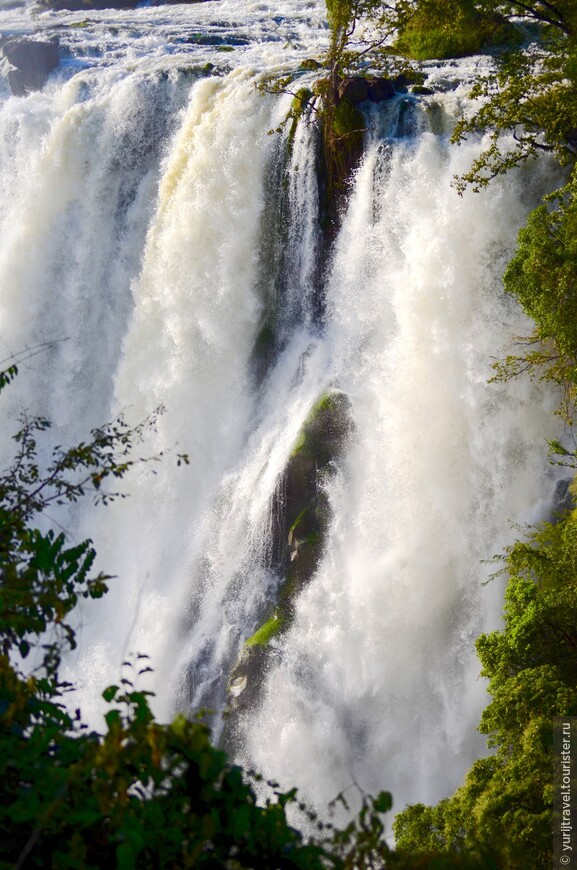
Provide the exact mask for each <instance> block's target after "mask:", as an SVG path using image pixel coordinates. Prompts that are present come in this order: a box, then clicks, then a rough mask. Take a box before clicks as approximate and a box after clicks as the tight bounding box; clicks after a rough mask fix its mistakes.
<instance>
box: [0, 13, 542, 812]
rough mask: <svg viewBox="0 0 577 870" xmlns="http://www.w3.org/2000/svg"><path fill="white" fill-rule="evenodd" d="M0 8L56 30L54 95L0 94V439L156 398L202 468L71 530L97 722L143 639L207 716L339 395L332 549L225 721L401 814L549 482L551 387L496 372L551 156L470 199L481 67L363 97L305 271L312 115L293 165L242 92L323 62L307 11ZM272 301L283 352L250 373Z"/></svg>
mask: <svg viewBox="0 0 577 870" xmlns="http://www.w3.org/2000/svg"><path fill="white" fill-rule="evenodd" d="M84 19H85V26H82V27H75V26H74V25H75V24H77V23H79V22H83V21H84ZM0 20H1V21H2V32H3V33H4V34H24V35H30V34H33V35H34V36H35V37H38V36H41V37H42V38H46V37H50V36H52V35H58V36H59V38H60V45H61V53H62V56H63V62H62V64H61V66H60V67H59V68H58V69H57V70H56V71H55V72H54V73H53V74H52V75H51V76H50V78H49V80H48V82H47V84H46V85H45V87H44V89H43V90H42V91H41V92H37V93H32V94H30V95H28V96H27V97H26V98H19V97H11V96H10V95H9V91H8V86H7V83H6V81H5V80H2V85H1V90H0V96H1V98H2V102H1V104H0V171H1V176H0V191H1V200H0V219H1V222H2V224H1V232H0V341H1V342H2V347H3V354H2V355H3V356H4V357H8V356H9V355H10V354H18V353H23V354H24V355H26V353H27V350H26V349H27V348H30V349H32V352H33V353H34V352H35V351H34V349H35V348H38V349H39V350H42V348H41V347H40V346H42V347H43V348H44V350H43V351H42V352H40V353H38V354H37V355H33V356H32V357H31V358H30V359H29V360H28V361H27V362H25V363H23V365H22V366H21V373H20V376H19V378H18V379H17V382H16V383H15V385H14V386H12V387H10V389H9V390H7V391H5V393H4V395H3V396H2V403H3V413H4V419H5V420H6V421H7V422H6V424H5V427H3V428H4V430H5V432H4V440H3V444H2V454H3V455H4V456H6V455H7V454H8V452H9V447H8V446H7V435H8V434H9V433H10V432H11V431H13V429H14V426H15V414H16V412H17V411H18V410H19V409H22V408H28V409H29V410H30V411H31V412H34V413H42V414H45V415H46V416H48V417H49V418H50V419H51V420H53V422H54V440H55V441H56V442H59V443H62V442H64V443H66V442H70V441H72V440H74V439H81V438H85V437H86V434H87V430H88V429H89V428H90V427H91V426H94V425H97V424H99V423H101V422H102V421H104V420H106V419H109V418H110V417H111V416H112V415H113V414H115V413H118V412H119V411H122V412H125V413H126V415H127V417H128V419H129V420H130V421H133V422H136V421H138V420H141V419H143V418H144V417H145V416H146V415H147V414H149V413H151V412H152V411H153V410H154V408H155V407H157V406H158V405H164V406H165V409H166V410H165V413H164V414H163V415H162V416H161V417H160V419H159V421H158V426H157V431H156V432H154V433H151V434H150V435H149V436H148V440H147V443H146V445H145V446H144V447H143V449H144V451H145V452H146V453H148V454H154V453H155V452H156V451H158V450H161V449H164V448H169V449H170V448H175V450H176V451H182V452H186V453H187V454H188V456H189V458H190V465H189V466H187V467H184V468H178V467H177V465H176V462H175V457H174V456H170V455H169V456H168V457H165V458H164V459H163V460H162V462H161V463H159V464H155V465H154V468H153V469H151V467H150V465H146V466H144V467H143V468H142V469H137V470H135V471H134V472H133V473H132V474H131V475H130V477H129V478H128V479H127V482H126V490H127V491H128V493H129V494H130V498H128V499H127V500H125V501H119V502H116V503H114V504H113V505H112V506H110V507H109V508H107V509H103V508H97V509H92V508H91V507H90V506H88V505H85V506H84V507H83V509H82V511H81V512H80V514H78V513H72V514H65V515H63V516H58V517H57V519H58V521H59V522H62V523H63V524H65V525H66V527H67V528H68V529H69V530H70V533H71V535H72V536H73V538H75V539H82V538H83V537H85V536H88V535H90V536H91V537H92V538H93V539H94V541H95V545H96V548H97V550H98V553H99V559H100V566H101V567H102V569H103V570H105V571H107V572H110V573H112V574H117V575H118V579H117V580H115V581H113V582H112V584H111V587H112V588H111V591H110V592H109V594H108V595H107V596H106V597H105V598H104V599H103V600H102V601H100V602H96V603H94V604H91V605H90V606H87V605H86V606H84V607H83V608H82V609H81V610H80V611H79V613H78V616H77V630H78V639H79V648H78V651H77V652H76V653H74V655H71V656H70V657H69V659H68V661H67V665H66V667H67V674H66V676H67V677H68V678H70V679H71V680H72V681H73V682H74V683H75V684H77V685H78V687H79V688H78V692H77V696H78V698H79V701H78V702H77V703H79V704H80V705H81V706H82V708H83V710H84V712H85V714H86V715H87V716H88V717H89V718H90V719H91V721H93V722H98V721H99V718H98V717H99V715H100V711H101V706H100V700H99V696H100V692H101V690H102V689H103V688H104V687H105V686H106V685H107V684H109V683H111V682H115V681H116V680H117V679H118V675H119V671H120V667H121V662H122V661H123V660H124V659H125V658H126V656H127V655H129V654H130V653H131V652H141V653H147V654H149V655H151V657H152V664H153V666H154V668H155V675H154V677H153V678H152V681H151V683H148V684H146V687H147V688H148V687H150V686H152V688H154V690H155V691H156V693H157V699H156V709H157V711H158V713H159V715H161V716H162V717H165V718H166V717H169V716H170V715H171V713H172V712H173V711H174V709H175V707H181V708H184V709H186V710H187V711H188V710H194V709H196V708H197V707H198V706H200V705H202V704H204V703H206V702H207V700H208V701H209V702H210V703H212V704H213V705H215V706H216V707H217V708H219V707H221V706H222V705H223V704H224V703H225V689H226V684H227V681H228V678H229V675H230V672H231V669H232V667H233V666H234V663H235V660H236V658H237V656H238V654H239V652H240V650H241V649H242V644H243V641H244V640H245V639H246V638H248V637H249V636H250V635H251V634H252V633H253V631H254V630H255V628H256V627H257V625H258V621H259V619H260V618H261V615H262V613H263V608H265V605H266V602H267V601H270V600H274V595H275V593H276V590H277V588H278V584H279V578H278V577H277V576H275V572H274V570H273V569H272V567H271V560H270V552H269V551H270V546H271V536H272V526H273V524H274V522H275V516H274V505H275V499H277V498H278V487H279V481H280V479H281V476H282V473H283V470H284V469H285V467H286V465H287V462H288V461H289V458H290V456H291V452H292V451H293V448H294V445H295V443H297V441H298V438H299V432H300V431H301V428H302V426H303V424H304V423H305V421H306V420H307V417H308V415H309V413H310V411H311V409H312V408H313V407H314V406H315V403H317V402H318V400H319V398H321V397H322V396H323V395H324V394H326V392H327V390H338V391H341V392H343V393H345V394H346V395H347V396H348V399H349V401H350V405H351V413H352V417H353V420H354V427H353V428H352V430H351V432H350V434H349V437H348V441H347V444H346V449H345V451H344V453H343V455H342V456H341V458H340V459H339V460H338V462H336V463H335V468H334V473H333V474H332V475H331V476H330V477H329V478H327V479H326V480H324V481H320V482H319V486H323V487H325V490H326V496H327V498H328V503H329V505H330V510H331V518H330V523H329V528H328V533H327V540H326V545H325V547H324V553H323V556H322V559H321V561H320V563H319V565H318V567H317V570H316V572H315V574H314V576H313V578H312V580H311V582H310V584H309V585H308V586H307V588H306V589H305V590H304V591H303V592H302V594H301V595H300V596H299V598H298V600H297V602H296V613H295V619H294V622H293V624H292V626H291V628H290V630H289V631H288V632H287V633H286V634H285V635H284V636H283V637H281V638H279V639H277V640H275V641H273V647H272V651H273V655H272V658H271V663H270V667H269V669H268V673H267V677H266V680H265V683H264V685H263V687H262V696H261V701H260V703H259V705H258V708H257V709H255V710H253V711H251V713H250V715H244V717H240V720H239V724H238V727H239V733H240V735H241V741H240V748H239V750H238V755H239V759H240V760H241V761H243V762H244V763H246V764H250V765H251V766H255V767H257V768H260V769H261V770H262V771H263V773H265V775H267V776H268V777H275V778H278V779H279V781H280V782H281V783H282V784H283V785H284V786H286V787H290V786H292V785H297V786H299V788H300V789H301V790H302V793H303V795H304V796H305V797H306V798H307V799H308V800H310V801H312V802H313V803H314V804H315V805H316V806H317V807H318V808H320V809H322V808H323V807H325V806H326V804H327V802H328V801H329V800H330V799H332V798H333V797H334V796H335V795H336V794H337V793H338V792H339V791H340V790H341V789H342V788H345V787H347V786H348V785H349V784H350V783H351V782H352V781H356V782H357V783H359V785H361V786H362V787H363V788H365V789H366V790H367V791H376V790H378V789H382V788H387V789H390V790H391V791H392V792H393V795H394V798H395V806H396V808H400V807H401V806H402V805H403V803H404V802H405V801H412V802H415V801H430V800H436V799H438V798H440V797H442V796H444V795H446V794H448V793H449V792H450V791H451V790H452V789H454V788H455V787H456V786H457V785H458V784H459V782H460V781H461V779H462V776H463V773H464V771H465V770H466V769H467V767H468V766H469V765H470V763H471V762H472V761H473V760H474V759H475V758H476V757H478V755H479V754H481V753H482V752H483V751H484V743H483V741H481V739H480V737H479V735H478V734H476V732H475V726H476V724H477V723H478V719H479V715H480V711H481V709H482V707H483V705H484V703H485V702H486V695H485V689H484V685H483V683H482V681H480V679H479V677H478V673H479V666H478V662H477V660H476V658H475V655H474V648H473V643H474V639H475V637H476V636H477V635H478V634H479V633H480V632H481V631H482V630H485V629H487V628H492V627H495V626H496V625H497V624H498V613H499V609H500V603H501V602H500V594H501V589H500V588H499V586H498V583H493V584H490V585H489V586H488V587H483V586H482V583H483V581H484V580H486V579H487V577H488V575H489V574H490V573H491V567H490V566H487V565H485V564H482V561H483V560H487V559H491V557H492V556H493V555H494V554H496V553H499V552H501V551H502V549H503V547H504V546H506V545H507V544H509V543H511V542H512V540H514V538H515V534H516V532H515V531H514V529H513V528H512V527H511V525H510V523H524V522H533V521H535V520H538V519H540V518H542V517H544V516H545V515H546V514H547V511H548V510H549V509H550V507H551V504H552V499H553V492H554V488H555V482H556V480H555V475H554V474H553V473H552V471H551V469H550V468H549V467H548V466H547V463H546V458H545V452H546V451H545V448H544V443H545V438H546V437H551V436H552V435H554V434H556V433H555V424H554V422H553V418H552V415H551V405H552V402H553V400H552V399H551V397H548V396H547V395H546V394H545V393H544V392H543V391H542V390H541V389H540V388H539V387H538V386H536V385H535V384H532V383H530V382H529V381H526V380H523V379H519V380H518V381H517V382H516V383H514V384H510V385H507V386H503V385H499V384H488V383H487V381H488V378H489V377H490V375H491V368H490V365H491V361H492V359H493V358H494V357H496V356H498V355H499V354H500V353H501V352H502V350H503V349H504V348H505V349H506V348H507V347H508V346H510V344H509V343H510V341H511V335H513V334H517V335H519V334H526V333H527V332H528V331H529V330H530V325H529V324H528V323H527V322H526V320H525V319H524V318H523V317H522V316H521V315H520V313H519V311H518V309H517V307H516V305H515V304H514V303H513V302H512V301H511V300H508V299H506V298H504V295H503V291H502V283H501V276H502V271H503V268H504V266H505V264H506V262H507V259H508V257H510V255H511V252H512V250H513V248H514V244H515V236H516V232H517V230H518V228H519V227H520V226H521V225H522V223H523V221H524V219H525V217H526V215H527V213H528V211H529V209H530V208H531V207H532V206H533V205H534V204H535V203H536V202H537V201H538V198H539V197H540V196H541V195H542V193H543V192H544V191H545V190H547V189H549V188H550V187H551V186H552V184H553V183H554V180H553V178H552V177H551V170H550V168H549V167H548V166H547V164H546V163H544V162H542V163H541V164H539V165H538V166H535V165H534V166H533V167H532V168H531V170H523V171H519V172H517V173H516V174H511V175H510V176H508V177H507V178H505V179H503V180H500V181H496V182H495V183H494V184H493V185H492V186H491V188H490V189H489V190H486V191H484V192H483V193H481V194H479V195H473V194H471V193H470V192H469V193H466V194H465V196H464V197H462V198H460V197H458V196H457V194H456V193H455V191H454V189H453V188H452V187H451V180H452V178H453V176H454V175H455V174H456V173H459V172H464V171H466V170H467V168H468V167H469V166H470V163H471V160H472V159H473V158H474V156H475V155H476V154H478V152H479V147H480V144H479V143H478V142H471V143H467V144H465V145H463V146H461V147H460V148H455V147H454V146H451V145H450V143H449V141H448V136H449V132H450V128H451V124H452V123H453V120H454V118H455V117H456V116H457V115H458V112H459V111H460V108H461V107H462V105H463V100H464V98H465V94H466V92H467V83H468V82H469V81H470V80H471V77H472V76H474V74H475V69H476V68H477V66H479V65H483V64H486V63H487V60H486V59H481V58H476V59H468V60H466V61H463V62H461V63H457V62H447V63H444V64H438V65H436V64H430V65H429V66H428V68H427V72H428V75H429V80H428V84H429V85H430V87H431V88H432V89H433V90H435V93H434V94H433V95H431V96H419V97H416V96H413V95H399V96H398V97H397V98H395V100H393V101H391V102H390V104H386V105H384V106H381V107H380V108H378V107H375V106H372V107H370V108H367V126H368V132H367V137H366V149H365V155H364V158H363V160H362V162H361V165H360V166H359V168H358V170H357V171H356V174H355V177H354V180H353V183H352V184H351V189H350V192H349V198H348V204H347V206H346V209H345V212H344V215H343V220H342V227H341V229H340V231H339V233H338V236H337V238H336V240H335V242H334V246H333V249H332V252H331V256H330V258H329V262H328V264H327V267H326V274H325V275H324V277H323V278H322V280H321V279H319V276H318V262H319V256H320V238H319V228H318V220H317V218H318V196H319V192H318V190H317V179H316V169H315V165H316V164H315V133H314V129H313V127H312V125H308V126H307V125H306V124H304V123H303V124H300V125H299V128H298V130H297V131H296V135H295V139H294V144H293V149H292V156H291V158H290V160H289V161H288V162H287V163H286V165H284V164H282V160H283V154H284V153H285V144H286V135H287V131H286V130H285V131H284V132H283V133H277V134H274V135H267V134H268V133H269V132H270V131H271V130H274V129H275V128H276V127H278V125H279V124H280V123H281V121H282V120H283V118H284V117H285V116H286V113H287V111H288V109H289V107H290V100H291V97H290V95H280V96H272V95H270V94H262V93H260V92H259V91H258V89H257V88H256V87H255V84H256V81H257V79H258V75H259V74H260V73H262V72H263V71H270V70H273V71H275V72H279V71H282V70H288V69H292V68H295V67H296V66H298V64H299V63H300V62H301V61H302V60H304V59H305V58H307V57H311V56H315V54H316V55H318V54H319V52H320V51H322V49H323V47H324V46H325V45H326V36H327V30H326V22H325V20H324V13H323V8H322V4H321V3H320V2H319V3H311V2H305V0H284V2H283V3H281V4H277V3H275V4H274V5H273V4H268V3H257V2H250V0H245V2H242V3H240V2H238V0H234V2H233V0H220V2H214V3H213V2H208V3H201V4H197V5H192V6H185V7H184V6H165V7H148V8H141V9H137V10H133V11H130V12H126V11H113V10H110V11H107V12H92V11H90V12H86V13H82V14H80V13H72V12H66V13H42V14H37V15H35V16H31V15H30V13H29V11H28V10H27V9H26V8H19V7H17V8H12V9H6V8H4V9H3V10H2V9H1V8H0ZM199 34H200V35H201V36H206V37H209V39H204V40H202V39H198V35H199ZM210 39H212V42H213V43H215V42H216V43H217V44H216V45H215V44H205V43H207V42H210ZM219 40H220V42H219ZM227 46H228V48H231V49H232V51H228V50H225V51H222V48H223V47H227ZM206 64H213V65H214V66H213V67H211V68H206ZM305 75H307V74H305ZM308 75H309V76H310V74H308ZM283 137H285V138H283ZM283 179H284V181H283ZM281 181H283V185H281V184H280V182H281ZM281 186H282V189H283V191H284V193H283V198H282V203H283V205H282V209H281V206H280V202H281V190H280V187H281ZM279 215H280V217H279ZM279 221H280V224H281V225H282V226H279ZM281 228H282V232H280V229H281ZM319 280H321V283H322V291H323V306H322V309H323V310H322V315H321V316H319V312H318V305H317V306H316V307H315V295H317V296H318V293H319ZM271 311H273V313H274V323H275V329H276V331H277V335H278V336H279V341H278V344H277V347H276V354H275V356H274V358H272V359H270V360H269V361H268V365H267V366H265V367H264V369H263V370H262V371H261V374H260V376H259V377H257V376H256V375H255V350H254V349H255V344H257V341H258V337H259V332H260V330H261V327H262V323H263V318H264V317H265V316H267V315H268V316H270V312H271ZM152 471H154V472H155V473H154V474H153V473H152Z"/></svg>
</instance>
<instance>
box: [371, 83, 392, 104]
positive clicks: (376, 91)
mask: <svg viewBox="0 0 577 870" xmlns="http://www.w3.org/2000/svg"><path fill="white" fill-rule="evenodd" d="M368 81H369V100H371V102H372V103H382V102H383V101H384V100H390V99H392V97H394V96H395V94H396V90H395V85H394V83H393V82H392V81H391V80H390V79H385V78H371V79H369V80H368Z"/></svg>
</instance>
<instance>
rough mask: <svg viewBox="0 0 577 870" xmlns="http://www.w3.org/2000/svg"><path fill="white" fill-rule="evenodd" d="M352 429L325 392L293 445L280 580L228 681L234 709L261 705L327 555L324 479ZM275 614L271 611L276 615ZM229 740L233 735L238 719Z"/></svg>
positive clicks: (345, 403)
mask: <svg viewBox="0 0 577 870" xmlns="http://www.w3.org/2000/svg"><path fill="white" fill-rule="evenodd" d="M351 430H352V418H351V410H350V402H349V399H348V397H347V396H346V395H345V394H344V393H340V392H337V391H330V392H327V393H325V395H323V396H322V397H321V398H320V399H319V400H318V402H316V404H315V405H314V407H313V408H312V410H311V411H310V413H309V415H308V417H307V419H306V421H305V423H304V425H303V427H302V429H301V432H300V433H299V436H298V438H297V441H296V443H295V445H294V448H293V451H292V453H291V456H290V459H289V461H288V463H287V467H286V469H285V471H284V474H283V480H282V483H281V486H280V487H279V489H278V493H279V494H278V502H277V504H276V505H275V506H274V507H273V512H274V513H275V515H277V516H278V517H279V521H278V523H277V525H276V532H275V535H274V539H273V547H272V549H273V552H274V553H275V556H274V558H273V561H274V563H275V564H274V565H273V566H271V567H273V568H274V570H276V572H277V573H278V574H279V575H280V577H281V580H280V583H279V586H278V592H277V595H276V598H275V600H274V601H271V602H270V603H269V610H268V616H266V617H265V618H264V620H263V622H262V623H261V624H260V625H259V627H258V628H257V629H256V631H255V632H254V633H253V634H252V635H251V636H250V637H249V638H248V639H247V640H246V641H245V643H244V645H243V648H242V652H241V654H240V656H239V659H238V661H237V663H236V665H235V667H234V669H233V671H232V674H231V677H230V681H229V684H228V691H227V694H228V706H229V710H230V711H231V712H232V713H237V712H240V711H245V710H250V709H251V708H252V707H254V705H255V704H257V703H258V700H259V699H260V693H261V690H262V686H263V683H264V680H265V677H266V672H267V670H268V667H269V664H270V660H271V656H272V655H273V654H274V650H275V645H274V644H271V641H272V640H273V639H274V638H278V637H280V635H281V634H282V633H283V632H285V631H286V630H287V629H288V628H289V627H290V625H291V623H292V620H293V618H294V612H295V603H296V598H297V596H298V595H299V593H300V592H301V591H302V590H303V589H304V588H305V586H306V585H307V584H308V583H309V582H310V580H311V579H312V577H313V575H314V573H315V571H316V569H317V566H318V563H319V560H320V558H321V556H322V551H323V547H324V542H325V539H326V532H327V529H328V524H329V520H330V511H329V505H328V501H327V497H326V495H325V492H324V489H323V487H322V485H320V486H319V483H320V482H321V479H322V478H323V477H326V476H327V475H330V474H333V473H334V471H335V461H336V460H337V459H338V457H339V456H340V455H341V454H342V451H343V449H344V447H345V444H346V440H347V437H348V435H349V433H350V432H351ZM271 614H272V615H271ZM227 735H228V736H227V738H226V739H227V740H229V741H232V740H233V739H234V737H233V735H234V727H233V723H229V725H228V726H227Z"/></svg>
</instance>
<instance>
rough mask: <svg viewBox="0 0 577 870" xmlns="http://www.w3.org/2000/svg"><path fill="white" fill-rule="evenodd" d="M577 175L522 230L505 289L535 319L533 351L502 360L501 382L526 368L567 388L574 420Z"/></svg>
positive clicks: (563, 410) (566, 407) (563, 409)
mask: <svg viewBox="0 0 577 870" xmlns="http://www.w3.org/2000/svg"><path fill="white" fill-rule="evenodd" d="M576 239H577V178H576V177H575V175H574V176H573V177H572V179H571V181H570V182H569V183H568V184H567V185H566V186H565V187H564V188H562V189H561V190H559V191H556V192H555V193H554V194H552V195H551V196H549V197H547V199H546V203H545V204H543V205H540V206H539V207H538V208H536V209H535V210H534V211H533V212H532V213H531V214H530V215H529V218H528V220H527V224H526V226H525V227H524V228H523V229H522V230H521V231H520V232H519V237H518V247H517V251H516V253H515V256H514V257H513V259H512V260H511V261H510V263H509V265H508V267H507V269H506V272H505V276H504V283H505V289H506V290H507V292H509V293H511V294H513V295H514V296H515V297H516V298H517V299H518V300H519V302H520V303H521V305H522V307H523V310H524V311H525V313H526V314H528V315H529V317H531V318H532V319H533V320H534V322H535V327H534V330H533V334H532V335H531V336H529V337H528V338H527V339H525V340H524V344H525V345H526V347H527V348H528V349H526V350H525V351H524V352H523V353H519V354H511V355H509V356H507V357H506V358H505V359H504V360H502V361H500V362H498V363H497V364H496V365H495V366H494V368H495V370H496V376H495V379H496V380H506V379H507V378H510V377H513V376H515V375H517V374H519V373H520V372H522V371H526V370H528V371H530V372H531V374H532V375H536V376H538V377H539V378H541V379H546V380H549V381H552V382H553V383H555V384H556V385H558V386H559V387H561V390H562V399H561V405H560V409H559V413H560V414H561V416H562V417H563V418H564V419H565V420H567V421H571V420H572V418H573V414H574V406H575V400H576V398H577V241H576Z"/></svg>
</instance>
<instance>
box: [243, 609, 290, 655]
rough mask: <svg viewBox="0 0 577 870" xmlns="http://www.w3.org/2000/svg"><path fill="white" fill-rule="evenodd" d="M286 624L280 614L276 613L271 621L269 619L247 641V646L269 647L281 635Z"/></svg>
mask: <svg viewBox="0 0 577 870" xmlns="http://www.w3.org/2000/svg"><path fill="white" fill-rule="evenodd" d="M285 623H286V619H284V618H283V617H282V616H281V615H280V614H279V613H275V614H274V616H272V617H271V618H270V619H268V620H267V621H266V622H265V623H264V625H261V626H260V628H258V629H257V630H256V631H255V633H254V634H253V635H252V636H251V637H249V639H248V640H247V641H245V646H248V647H250V646H267V645H268V644H269V643H270V641H271V640H272V639H273V637H277V635H279V634H280V633H281V632H282V630H283V628H284V626H285Z"/></svg>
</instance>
